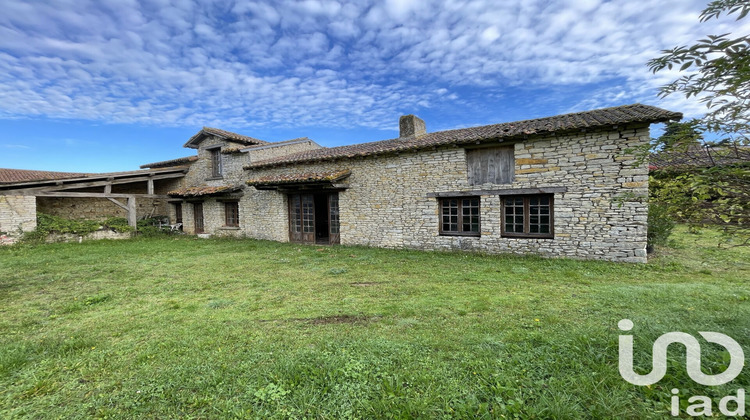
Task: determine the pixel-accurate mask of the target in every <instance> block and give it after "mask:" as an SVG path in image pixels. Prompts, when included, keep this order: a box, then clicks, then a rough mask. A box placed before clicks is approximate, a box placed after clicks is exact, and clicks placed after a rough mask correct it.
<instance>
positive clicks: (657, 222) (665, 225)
mask: <svg viewBox="0 0 750 420" xmlns="http://www.w3.org/2000/svg"><path fill="white" fill-rule="evenodd" d="M674 227H675V222H674V220H672V217H671V216H670V214H669V208H668V207H667V206H665V205H663V204H656V203H651V204H649V206H648V239H647V245H648V249H653V247H654V246H655V245H659V246H664V245H666V244H667V239H669V235H671V234H672V229H674Z"/></svg>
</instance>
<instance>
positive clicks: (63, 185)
mask: <svg viewBox="0 0 750 420" xmlns="http://www.w3.org/2000/svg"><path fill="white" fill-rule="evenodd" d="M183 176H185V174H183V173H176V174H163V175H154V176H152V177H148V176H138V177H134V178H121V179H110V180H105V181H90V182H82V181H80V180H79V182H75V183H71V182H70V180H66V181H60V182H59V183H57V184H55V185H47V186H44V187H33V188H18V189H14V190H0V194H3V193H4V192H6V191H7V192H12V193H14V194H10V195H29V194H19V192H20V191H64V190H74V189H78V188H92V187H106V186H107V185H119V184H131V183H136V182H145V181H148V180H149V179H151V180H154V181H158V180H160V179H172V178H181V177H183ZM2 187H4V186H3V185H0V188H2ZM6 195H7V194H6Z"/></svg>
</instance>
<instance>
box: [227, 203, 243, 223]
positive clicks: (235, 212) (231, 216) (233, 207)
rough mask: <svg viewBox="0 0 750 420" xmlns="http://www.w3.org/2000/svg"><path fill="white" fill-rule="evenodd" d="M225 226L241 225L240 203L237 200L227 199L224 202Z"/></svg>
mask: <svg viewBox="0 0 750 420" xmlns="http://www.w3.org/2000/svg"><path fill="white" fill-rule="evenodd" d="M224 218H225V222H224V225H225V226H230V227H239V226H240V205H239V203H238V202H236V201H227V202H225V203H224Z"/></svg>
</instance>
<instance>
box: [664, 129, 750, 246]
mask: <svg viewBox="0 0 750 420" xmlns="http://www.w3.org/2000/svg"><path fill="white" fill-rule="evenodd" d="M702 134H703V133H702V131H701V130H700V128H699V127H698V126H697V125H696V123H695V122H685V123H674V124H669V125H668V126H667V129H666V130H665V131H664V134H663V135H662V136H661V137H659V138H658V139H655V140H654V141H653V142H652V143H653V144H656V145H659V146H660V148H659V151H658V153H657V154H655V155H652V159H651V160H652V162H651V163H652V164H653V163H655V161H656V160H657V157H658V156H662V157H663V156H664V155H666V159H662V160H661V162H662V163H663V162H667V164H666V165H664V166H655V167H653V168H654V170H652V172H651V179H650V180H649V204H650V207H654V208H655V209H657V210H659V211H660V213H654V217H653V220H654V221H656V222H658V221H659V220H661V219H663V218H664V217H663V216H664V213H666V214H668V215H669V217H670V218H672V219H673V220H676V221H679V222H681V223H686V224H688V225H690V226H691V227H693V228H697V227H702V226H709V225H710V226H719V227H721V228H722V229H724V231H725V232H726V233H728V234H730V235H731V236H734V237H735V239H739V240H740V242H741V243H744V244H750V152H748V151H745V150H741V149H738V148H737V147H736V146H732V145H722V144H713V145H707V144H701V143H699V139H701V138H702ZM707 146H708V147H707ZM651 213H652V212H651V209H650V211H649V232H651V231H652V229H653V230H654V232H657V233H658V232H659V225H654V226H653V227H652V214H651ZM657 216H659V217H657ZM660 218H661V219H660ZM665 232H666V235H667V236H668V234H669V231H665ZM650 236H651V234H650ZM657 239H658V238H657ZM649 240H650V241H651V238H649ZM662 242H663V241H662ZM657 243H658V242H657Z"/></svg>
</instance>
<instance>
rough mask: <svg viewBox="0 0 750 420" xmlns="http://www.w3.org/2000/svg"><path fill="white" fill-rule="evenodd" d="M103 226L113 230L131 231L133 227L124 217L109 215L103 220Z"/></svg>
mask: <svg viewBox="0 0 750 420" xmlns="http://www.w3.org/2000/svg"><path fill="white" fill-rule="evenodd" d="M104 226H106V227H108V228H110V229H112V230H114V231H115V232H120V233H123V232H132V231H133V230H134V229H133V227H132V226H130V225H129V224H128V219H126V218H124V217H110V218H109V219H107V220H105V221H104Z"/></svg>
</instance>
